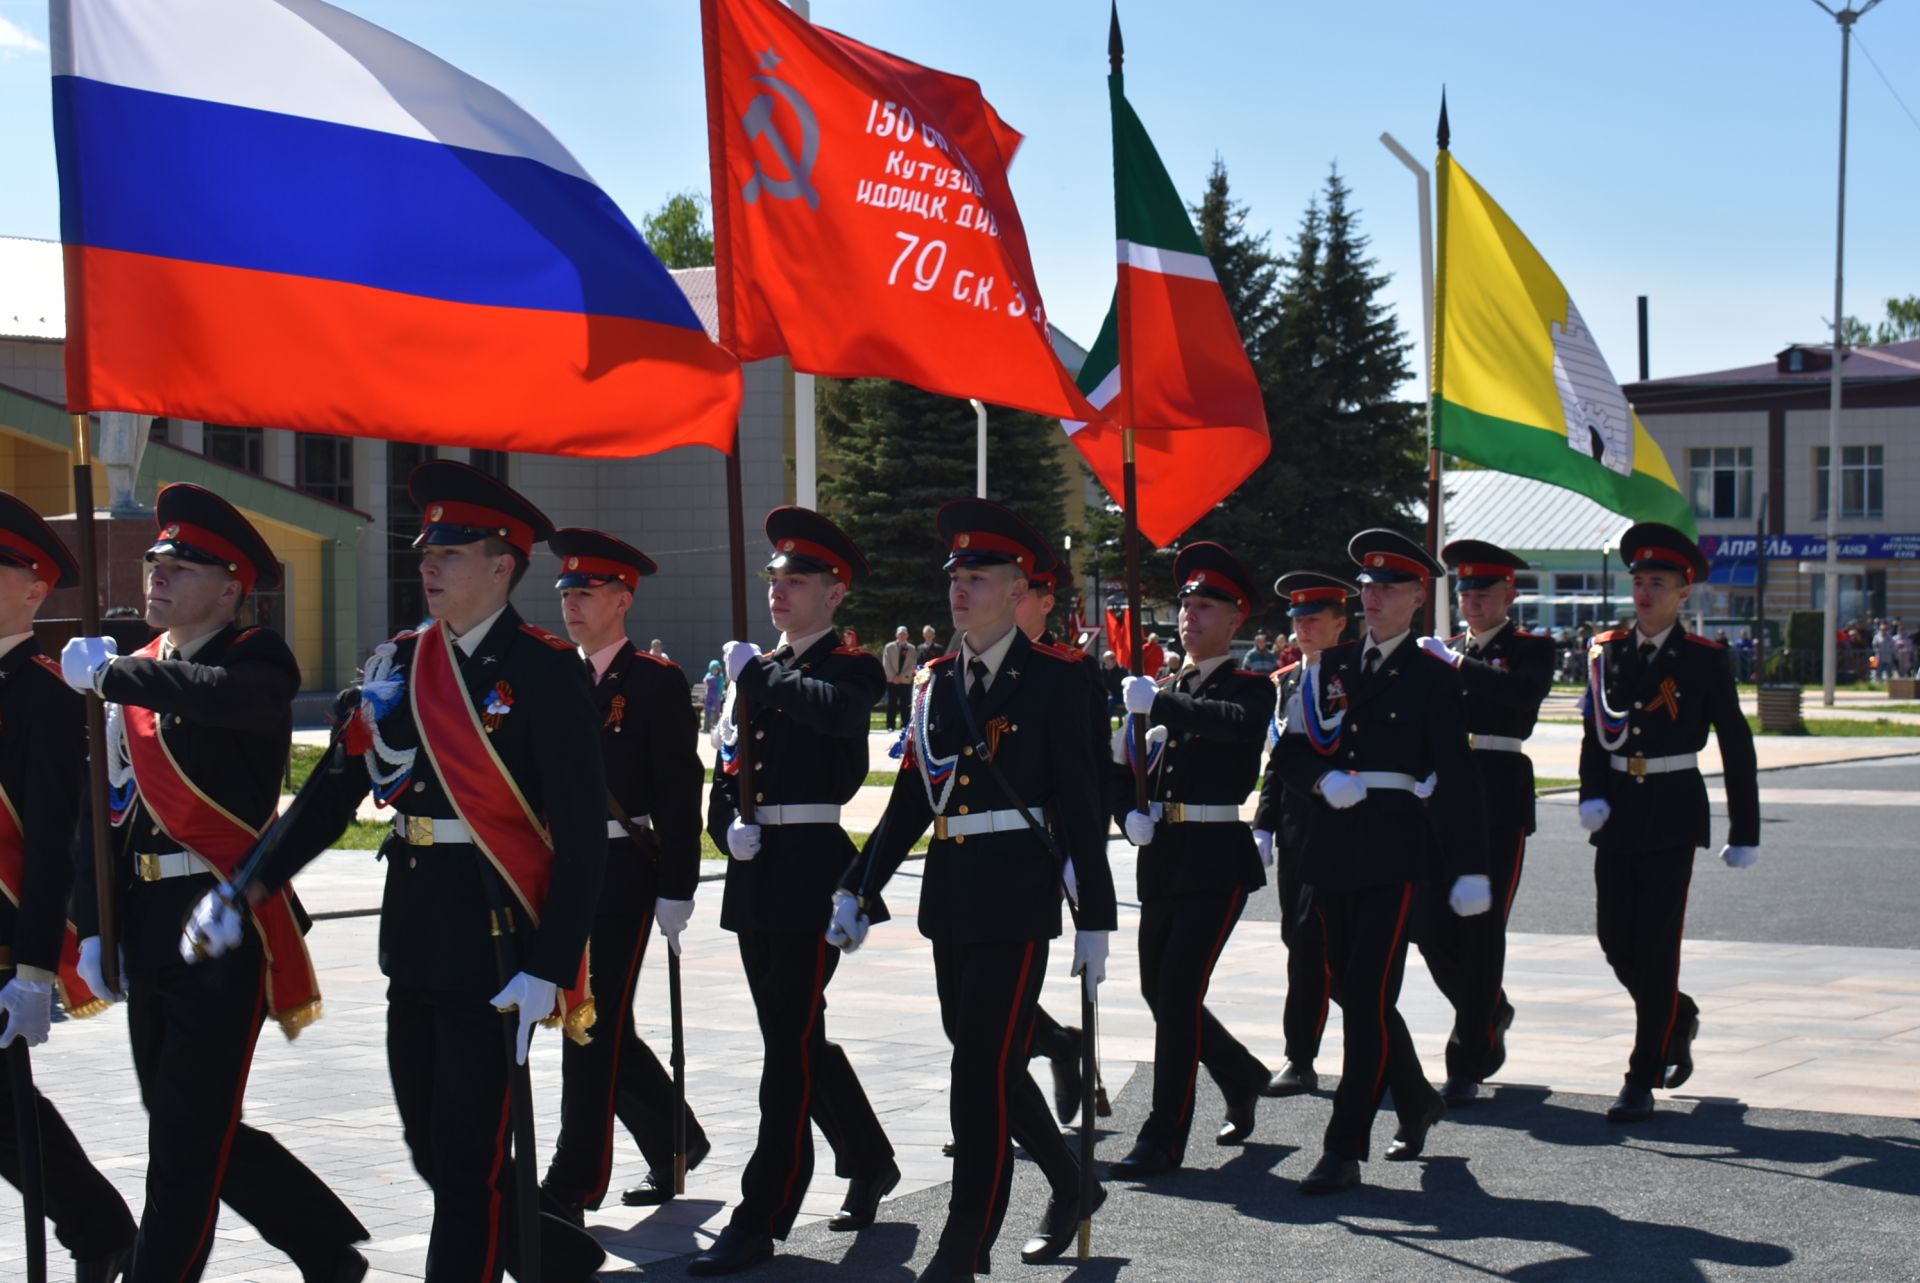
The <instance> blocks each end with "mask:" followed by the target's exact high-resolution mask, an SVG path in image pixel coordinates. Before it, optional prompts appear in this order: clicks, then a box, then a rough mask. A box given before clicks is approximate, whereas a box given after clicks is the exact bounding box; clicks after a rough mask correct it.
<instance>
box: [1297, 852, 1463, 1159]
mask: <svg viewBox="0 0 1920 1283" xmlns="http://www.w3.org/2000/svg"><path fill="white" fill-rule="evenodd" d="M1413 899H1414V888H1413V884H1412V883H1410V882H1392V883H1386V884H1384V885H1379V886H1370V887H1359V888H1355V889H1353V890H1340V891H1335V890H1325V889H1316V890H1315V891H1314V903H1315V905H1316V906H1317V907H1318V909H1319V912H1320V915H1321V924H1322V927H1323V929H1324V930H1325V932H1326V939H1327V958H1328V961H1329V963H1330V964H1331V966H1332V969H1333V996H1334V1000H1335V1001H1336V1002H1338V1003H1339V1004H1340V1014H1341V1026H1340V1028H1341V1041H1342V1042H1343V1043H1344V1044H1345V1055H1344V1057H1343V1058H1342V1061H1341V1067H1340V1086H1339V1087H1338V1088H1337V1089H1336V1090H1335V1091H1334V1093H1333V1117H1332V1119H1331V1120H1329V1121H1328V1123H1327V1131H1326V1140H1325V1148H1326V1152H1327V1153H1329V1154H1337V1155H1339V1156H1340V1157H1342V1158H1351V1159H1355V1160H1364V1159H1365V1158H1366V1157H1367V1156H1368V1153H1369V1148H1370V1143H1371V1138H1372V1133H1373V1118H1374V1115H1375V1114H1376V1113H1377V1112H1378V1111H1379V1109H1380V1098H1381V1096H1382V1095H1384V1094H1385V1092H1386V1090H1387V1089H1388V1088H1389V1087H1391V1088H1392V1089H1393V1105H1394V1110H1395V1111H1396V1112H1397V1113H1398V1114H1399V1116H1400V1123H1401V1125H1402V1126H1403V1127H1411V1126H1414V1125H1416V1124H1417V1123H1418V1121H1419V1119H1420V1118H1421V1116H1422V1115H1424V1114H1425V1113H1426V1112H1427V1109H1428V1107H1429V1105H1431V1103H1432V1102H1433V1100H1434V1098H1435V1097H1436V1096H1438V1094H1439V1093H1437V1092H1436V1091H1434V1089H1433V1084H1431V1083H1429V1082H1428V1081H1427V1076H1426V1073H1425V1071H1423V1070H1422V1069H1421V1068H1420V1057H1419V1056H1418V1055H1417V1054H1416V1053H1415V1052H1414V1049H1413V1038H1412V1036H1411V1035H1409V1034H1408V1033H1407V1025H1406V1022H1405V1021H1404V1020H1402V1019H1401V1018H1400V1012H1399V1009H1398V1007H1397V1006H1396V1004H1397V1003H1398V1001H1399V998H1400V981H1401V978H1402V977H1403V975H1404V974H1405V972H1406V965H1407V936H1408V932H1409V929H1410V928H1411V926H1412V921H1411V919H1412V912H1413Z"/></svg>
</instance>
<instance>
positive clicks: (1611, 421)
mask: <svg viewBox="0 0 1920 1283" xmlns="http://www.w3.org/2000/svg"><path fill="white" fill-rule="evenodd" d="M1438 169H1439V174H1440V197H1439V209H1440V237H1439V240H1440V256H1439V268H1438V271H1437V275H1436V283H1435V287H1434V293H1435V294H1437V295H1438V296H1439V298H1438V301H1437V305H1436V308H1435V311H1436V314H1437V315H1438V317H1439V321H1438V325H1437V330H1438V332H1437V333H1436V334H1435V335H1434V343H1433V386H1434V406H1433V426H1434V440H1435V444H1436V445H1437V446H1438V447H1439V448H1440V449H1441V450H1444V451H1446V452H1447V453H1448V454H1453V455H1458V456H1459V457H1460V458H1462V459H1471V460H1473V461H1474V462H1475V463H1478V464H1482V465H1484V466H1486V467H1489V468H1493V469H1496V470H1497V471H1500V472H1512V473H1517V474H1519V475H1520V476H1523V477H1536V478H1538V479H1539V480H1542V481H1548V482H1551V483H1553V484H1554V485H1557V486H1564V487H1565V488H1566V489H1568V490H1576V491H1578V492H1579V493H1581V494H1583V495H1586V496H1587V497H1588V498H1590V499H1592V500H1594V501H1595V502H1596V503H1599V504H1601V505H1602V506H1604V507H1606V508H1610V509H1612V510H1613V511H1614V512H1617V513H1620V514H1621V515H1623V516H1626V517H1631V518H1632V519H1634V520H1635V521H1663V522H1666V523H1667V524H1668V525H1671V526H1676V527H1678V528H1679V529H1681V530H1684V531H1686V532H1687V533H1688V534H1689V535H1692V534H1694V533H1695V530H1696V527H1695V525H1694V519H1693V507H1692V505H1691V504H1689V503H1688V502H1687V500H1686V498H1685V496H1683V495H1682V494H1681V493H1680V487H1679V486H1678V485H1677V484H1676V483H1675V481H1674V477H1673V469H1671V468H1670V467H1668V466H1667V459H1666V456H1665V455H1663V454H1662V453H1661V452H1660V447H1659V445H1658V444H1656V443H1655V442H1654V439H1653V438H1652V437H1651V436H1649V435H1648V433H1647V430H1646V428H1645V427H1644V426H1643V425H1642V424H1641V422H1640V418H1639V416H1638V415H1636V414H1634V412H1633V407H1632V406H1630V405H1628V404H1627V398H1626V396H1625V395H1624V394H1623V393H1622V392H1621V391H1620V385H1619V384H1618V383H1616V382H1614V378H1613V372H1612V371H1611V370H1609V369H1608V368H1607V362H1606V358H1605V357H1603V356H1601V355H1600V349H1599V347H1598V346H1597V345H1596V344H1595V343H1594V341H1593V334H1592V332H1591V331H1590V330H1588V328H1587V324H1586V322H1585V321H1584V320H1582V319H1581V316H1580V309H1579V308H1577V307H1575V306H1574V303H1573V300H1572V299H1571V298H1569V297H1568V296H1567V288H1566V286H1564V285H1562V284H1561V283H1560V278H1559V277H1557V276H1555V275H1554V274H1553V269H1552V268H1550V267H1548V266H1547V262H1546V260H1545V259H1543V258H1541V257H1540V253H1539V251H1538V250H1536V249H1534V247H1533V245H1532V244H1531V243H1529V242H1528V240H1527V238H1526V237H1525V236H1524V235H1522V234H1521V231H1520V229H1519V228H1518V227H1516V226H1514V224H1513V220H1512V219H1510V218H1508V217H1507V214H1506V211H1505V210H1503V209H1501V208H1500V206H1498V205H1497V204H1495V203H1494V201H1493V198H1492V197H1491V196H1489V195H1487V193H1486V192H1485V191H1484V190H1483V189H1482V188H1481V187H1480V185H1479V184H1477V183H1475V182H1474V181H1473V179H1472V178H1471V177H1469V176H1468V174H1467V171H1466V170H1464V169H1462V168H1461V167H1460V163H1459V162H1458V161H1456V160H1454V159H1453V156H1452V154H1451V153H1450V152H1447V151H1442V152H1441V153H1440V159H1439V162H1438Z"/></svg>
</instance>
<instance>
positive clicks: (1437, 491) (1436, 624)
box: [1380, 101, 1453, 636]
mask: <svg viewBox="0 0 1920 1283" xmlns="http://www.w3.org/2000/svg"><path fill="white" fill-rule="evenodd" d="M1441 111H1442V119H1443V120H1444V119H1445V105H1444V101H1443V104H1442V108H1441ZM1442 127H1443V128H1444V125H1443V126H1442ZM1380 141H1381V142H1382V143H1383V144H1385V146H1386V149H1387V150H1388V151H1390V152H1392V153H1393V155H1394V158H1395V159H1396V160H1398V161H1399V162H1400V163H1401V164H1402V165H1405V166H1406V167H1407V168H1408V169H1410V170H1412V171H1413V181H1414V188H1415V199H1416V200H1417V201H1418V203H1419V206H1420V339H1421V355H1422V356H1423V358H1424V359H1423V360H1422V361H1421V363H1420V364H1421V376H1422V384H1421V386H1422V388H1423V390H1424V391H1425V393H1426V401H1427V551H1428V552H1430V553H1432V554H1433V555H1434V556H1436V557H1437V556H1439V555H1440V546H1441V544H1442V543H1444V542H1445V533H1446V525H1445V522H1444V521H1443V519H1442V514H1441V511H1440V505H1441V503H1442V498H1443V497H1442V493H1441V489H1442V488H1441V484H1440V482H1441V463H1440V450H1439V448H1438V443H1437V442H1436V441H1435V440H1434V435H1433V394H1434V386H1433V343H1434V329H1433V201H1432V191H1433V188H1432V178H1431V176H1430V175H1429V174H1428V172H1427V167H1426V166H1425V165H1422V164H1421V163H1420V162H1419V161H1417V160H1415V159H1414V158H1413V153H1411V152H1409V151H1408V150H1407V149H1406V148H1405V147H1402V146H1401V145H1400V143H1399V140H1398V139H1396V138H1394V136H1393V135H1392V134H1386V133H1383V134H1381V135H1380ZM1440 145H1441V147H1442V148H1445V146H1446V144H1445V143H1444V142H1443V143H1441V144H1440ZM1450 604H1451V603H1450V602H1449V600H1448V598H1447V594H1446V592H1445V591H1444V589H1443V590H1441V591H1438V592H1436V593H1434V595H1433V600H1432V601H1431V602H1429V603H1428V608H1429V610H1430V611H1431V612H1432V614H1433V619H1432V622H1431V623H1430V624H1429V628H1430V629H1431V630H1432V632H1433V634H1434V635H1435V636H1445V635H1446V634H1448V633H1450V632H1452V631H1453V629H1452V626H1451V623H1450V620H1449V617H1450V615H1451V611H1450V610H1449V606H1450Z"/></svg>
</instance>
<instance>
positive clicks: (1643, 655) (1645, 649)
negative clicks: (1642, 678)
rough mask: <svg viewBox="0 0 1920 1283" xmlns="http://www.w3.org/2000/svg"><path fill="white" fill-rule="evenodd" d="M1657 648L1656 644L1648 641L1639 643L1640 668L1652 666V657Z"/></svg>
mask: <svg viewBox="0 0 1920 1283" xmlns="http://www.w3.org/2000/svg"><path fill="white" fill-rule="evenodd" d="M1659 649H1660V648H1659V647H1658V646H1655V645H1654V644H1653V643H1652V642H1650V641H1643V642H1641V643H1640V667H1641V668H1642V669H1650V668H1652V667H1653V657H1654V655H1655V654H1656V653H1657V652H1658V651H1659Z"/></svg>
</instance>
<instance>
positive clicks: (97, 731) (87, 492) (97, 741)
mask: <svg viewBox="0 0 1920 1283" xmlns="http://www.w3.org/2000/svg"><path fill="white" fill-rule="evenodd" d="M89 438H90V432H89V423H88V420H87V416H86V415H84V414H76V415H74V416H73V520H74V534H75V536H76V538H77V540H78V542H79V544H80V547H79V548H78V549H76V550H75V551H76V552H78V553H79V556H80V635H81V636H82V637H98V636H99V635H100V559H99V556H98V552H97V550H98V548H99V543H98V540H97V539H96V538H95V536H94V528H93V446H92V443H91V441H90V439H89ZM87 763H88V767H87V807H88V811H87V814H88V818H89V820H90V823H89V826H88V827H89V828H90V829H91V831H92V833H93V882H94V893H95V899H96V900H97V902H98V906H99V915H100V976H101V978H102V979H103V980H105V981H106V982H107V989H108V992H107V993H104V994H102V995H100V996H101V997H103V998H111V997H112V996H113V995H114V994H116V993H118V992H119V991H120V987H121V986H120V945H119V940H120V932H119V929H118V921H117V914H116V907H117V906H116V901H115V899H114V878H113V832H112V827H111V825H110V824H109V823H108V821H107V705H106V701H105V700H103V699H101V698H100V696H99V695H97V694H89V695H88V696H87Z"/></svg>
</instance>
